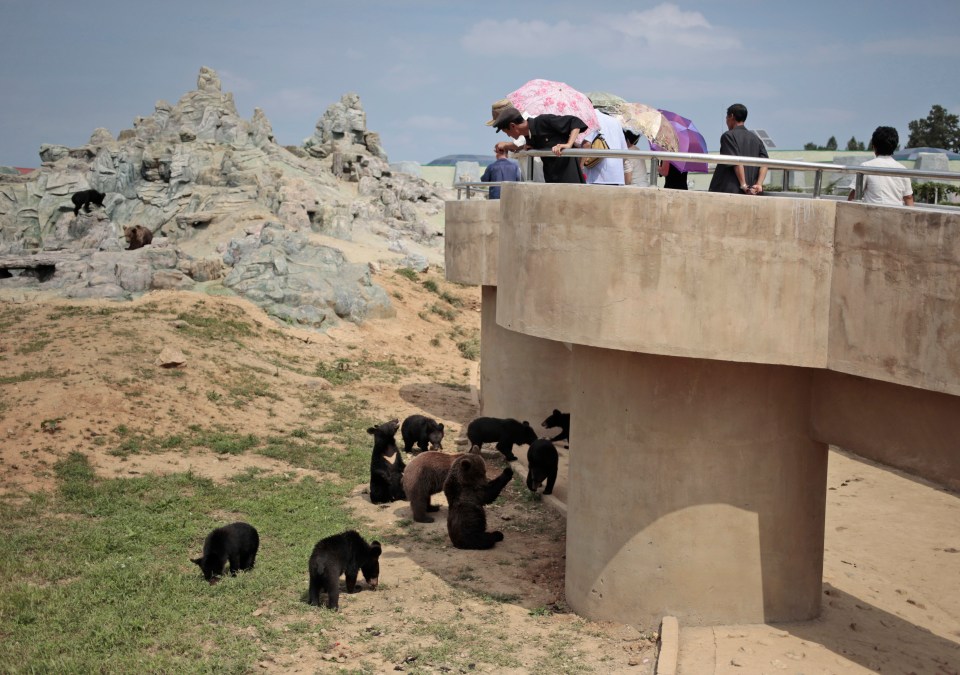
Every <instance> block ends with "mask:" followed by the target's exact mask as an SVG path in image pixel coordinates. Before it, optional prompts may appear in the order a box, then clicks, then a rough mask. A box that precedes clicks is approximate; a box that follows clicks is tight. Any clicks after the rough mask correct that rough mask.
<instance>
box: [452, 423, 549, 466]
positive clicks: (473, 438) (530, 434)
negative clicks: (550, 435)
mask: <svg viewBox="0 0 960 675" xmlns="http://www.w3.org/2000/svg"><path fill="white" fill-rule="evenodd" d="M467 438H468V439H469V440H470V446H471V452H474V451H477V452H479V450H480V447H481V446H482V445H483V444H484V443H496V444H497V450H499V451H500V452H501V453H503V456H504V457H505V458H506V459H507V461H508V462H512V461H514V460H515V459H516V458H517V457H516V455H514V454H513V446H514V445H530V444H531V443H533V442H534V441H535V440H537V432H536V431H534V430H533V428H532V427H531V426H530V423H529V422H526V421H524V422H518V421H517V420H515V419H513V418H506V419H501V418H499V417H478V418H477V419H475V420H473V421H472V422H470V424H469V425H468V426H467Z"/></svg>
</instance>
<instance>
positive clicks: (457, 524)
mask: <svg viewBox="0 0 960 675" xmlns="http://www.w3.org/2000/svg"><path fill="white" fill-rule="evenodd" d="M543 426H544V427H545V428H548V429H549V428H555V427H559V428H560V429H561V431H560V433H559V434H557V435H556V436H555V437H553V438H552V439H546V438H538V437H537V433H536V432H535V431H534V430H533V428H532V427H531V426H530V423H529V422H526V421H524V422H519V421H517V420H515V419H513V418H499V417H478V418H476V419H475V420H473V421H472V422H470V424H469V425H467V431H466V435H467V439H468V440H469V441H470V451H469V452H466V453H457V454H447V453H444V452H438V451H439V450H441V449H442V441H443V434H444V429H443V424H440V423H438V422H437V421H436V420H434V419H431V418H429V417H426V416H424V415H411V416H410V417H407V418H406V419H405V420H404V421H403V424H402V425H401V424H400V421H399V420H398V419H394V420H390V421H389V422H384V423H383V424H380V425H378V426H374V427H370V428H369V429H367V433H369V434H371V435H372V436H373V452H372V454H371V457H370V501H371V502H373V503H374V504H386V503H389V502H393V501H400V500H408V501H409V502H410V509H411V511H413V519H414V521H416V522H418V523H432V522H433V518H432V517H430V516H429V515H428V514H429V513H430V512H434V511H437V510H438V509H439V507H438V506H435V505H434V504H431V503H430V499H431V497H432V496H433V495H435V494H438V493H440V492H443V494H444V496H445V497H446V498H447V504H448V507H449V514H448V515H447V533H448V534H449V535H450V541H451V542H453V545H454V546H455V547H457V548H463V549H488V548H492V547H493V546H494V544H496V543H497V542H498V541H503V533H502V532H499V531H494V532H487V521H486V514H485V511H484V508H483V507H484V506H486V505H487V504H490V503H492V502H493V501H494V500H495V499H496V498H497V497H498V496H499V495H500V492H501V491H502V490H503V488H504V487H505V486H506V485H507V483H509V482H510V480H511V478H513V469H511V468H510V467H509V466H508V467H507V468H506V469H504V470H503V472H502V473H501V474H500V475H499V476H497V477H496V478H495V479H493V480H488V479H487V473H486V464H485V462H484V461H483V458H482V457H481V456H480V454H479V453H480V448H481V447H482V446H483V444H484V443H496V447H497V450H498V451H499V452H500V453H501V454H502V455H503V457H504V459H506V460H507V461H508V462H512V461H514V460H516V459H517V457H516V455H514V454H513V446H514V445H527V446H529V449H528V451H527V465H528V472H527V487H528V488H529V489H530V491H531V492H536V491H537V490H538V489H539V488H540V486H541V485H542V484H543V482H544V481H546V483H547V485H546V488H545V489H544V492H543V493H544V494H547V495H549V494H552V493H553V486H554V484H555V483H556V480H557V467H558V464H559V456H558V454H557V448H556V446H554V444H553V441H559V440H565V439H568V438H569V436H570V415H569V413H562V412H560V411H559V410H554V411H553V413H552V414H551V415H550V416H549V417H547V419H545V420H544V421H543ZM398 429H399V430H400V433H401V436H402V438H403V445H404V451H405V452H410V451H411V450H412V449H413V446H414V445H416V446H417V447H418V448H419V449H420V453H419V454H417V455H416V456H415V457H414V458H413V459H412V460H411V461H410V464H409V465H406V464H404V461H403V456H402V454H401V453H400V451H399V450H398V449H397V442H396V439H395V436H396V433H397V430H398Z"/></svg>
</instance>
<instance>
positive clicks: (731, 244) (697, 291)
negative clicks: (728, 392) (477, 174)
mask: <svg viewBox="0 0 960 675" xmlns="http://www.w3.org/2000/svg"><path fill="white" fill-rule="evenodd" d="M501 201H502V202H503V208H502V212H503V215H502V218H503V226H502V227H501V229H500V259H499V265H500V268H499V273H498V274H499V278H500V279H501V280H507V279H509V282H510V283H509V284H507V283H501V284H500V285H499V294H498V300H499V304H498V307H497V321H498V323H499V324H500V325H501V326H503V327H504V328H508V329H510V330H515V331H518V332H521V333H525V334H527V335H534V336H537V337H543V338H549V339H552V340H559V341H565V342H573V343H576V344H583V345H591V346H595V347H605V348H607V349H620V350H626V351H638V352H647V353H651V354H664V355H672V356H692V357H700V358H713V359H724V360H730V361H747V362H759V363H779V364H786V365H799V366H823V365H824V364H825V362H826V353H827V334H828V320H829V306H828V305H827V304H826V303H825V302H822V300H823V299H825V298H827V297H828V296H829V292H830V272H831V267H832V258H833V250H832V224H833V220H834V214H835V210H836V204H835V203H834V202H829V201H814V200H802V201H801V200H794V199H783V198H774V197H771V198H764V199H751V198H749V197H745V196H743V197H742V196H739V195H732V196H728V195H720V196H718V195H705V194H703V193H695V192H685V191H680V190H622V189H619V188H617V187H603V186H596V185H588V186H566V185H545V184H533V183H524V184H510V185H505V186H504V187H503V192H502V198H501ZM447 222H448V223H449V222H450V214H449V212H448V217H447Z"/></svg>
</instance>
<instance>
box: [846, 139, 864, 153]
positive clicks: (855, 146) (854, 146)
mask: <svg viewBox="0 0 960 675" xmlns="http://www.w3.org/2000/svg"><path fill="white" fill-rule="evenodd" d="M847 150H866V148H865V147H864V146H863V141H858V140H857V137H856V136H851V137H850V140H849V141H847Z"/></svg>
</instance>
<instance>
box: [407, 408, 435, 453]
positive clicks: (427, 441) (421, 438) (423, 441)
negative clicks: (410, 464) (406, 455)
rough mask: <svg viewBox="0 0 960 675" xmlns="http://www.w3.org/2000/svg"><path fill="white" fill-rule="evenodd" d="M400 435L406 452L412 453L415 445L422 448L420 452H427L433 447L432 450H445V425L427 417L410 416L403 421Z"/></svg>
mask: <svg viewBox="0 0 960 675" xmlns="http://www.w3.org/2000/svg"><path fill="white" fill-rule="evenodd" d="M400 435H401V436H402V437H403V451H404V452H410V451H411V450H412V449H413V446H414V445H416V446H417V447H419V448H420V452H426V451H427V449H428V447H429V446H433V447H432V448H430V449H432V450H442V449H443V424H442V423H440V424H438V423H437V420H435V419H431V418H429V417H426V416H425V415H410V416H409V417H408V418H407V419H405V420H403V426H401V427H400Z"/></svg>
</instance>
